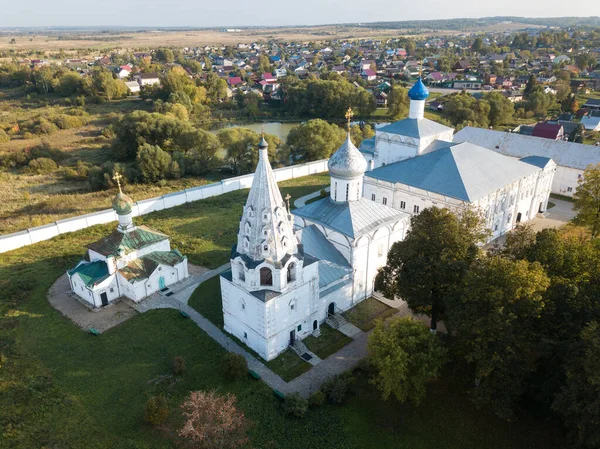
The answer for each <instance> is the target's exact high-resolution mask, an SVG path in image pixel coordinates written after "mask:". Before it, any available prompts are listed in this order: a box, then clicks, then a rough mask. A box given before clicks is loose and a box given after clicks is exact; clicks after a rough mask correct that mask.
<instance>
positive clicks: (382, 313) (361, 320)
mask: <svg viewBox="0 0 600 449" xmlns="http://www.w3.org/2000/svg"><path fill="white" fill-rule="evenodd" d="M396 312H397V311H396V309H394V308H392V307H389V306H387V305H385V304H383V303H382V302H380V301H377V300H376V299H375V298H367V299H365V300H364V301H362V302H359V303H358V304H357V305H355V306H354V307H353V308H352V309H350V310H349V311H348V312H345V313H344V315H345V316H346V319H347V320H348V321H350V322H351V323H352V324H354V325H355V326H356V327H358V328H360V329H362V330H363V331H365V332H367V331H370V330H371V329H373V328H374V327H375V320H377V319H378V318H381V319H386V318H388V317H390V316H392V315H394V314H395V313H396Z"/></svg>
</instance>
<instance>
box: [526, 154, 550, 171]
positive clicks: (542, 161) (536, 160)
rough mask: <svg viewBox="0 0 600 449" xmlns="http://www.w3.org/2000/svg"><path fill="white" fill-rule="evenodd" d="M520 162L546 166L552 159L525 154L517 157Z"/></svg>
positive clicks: (541, 166)
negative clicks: (519, 157)
mask: <svg viewBox="0 0 600 449" xmlns="http://www.w3.org/2000/svg"><path fill="white" fill-rule="evenodd" d="M519 160H520V161H521V162H526V163H527V164H531V165H535V166H536V167H540V168H546V167H547V166H548V164H550V162H551V161H552V159H550V158H549V157H543V156H527V157H523V158H521V159H519Z"/></svg>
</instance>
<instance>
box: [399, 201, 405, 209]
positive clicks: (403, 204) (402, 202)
mask: <svg viewBox="0 0 600 449" xmlns="http://www.w3.org/2000/svg"><path fill="white" fill-rule="evenodd" d="M400 209H406V202H404V201H400Z"/></svg>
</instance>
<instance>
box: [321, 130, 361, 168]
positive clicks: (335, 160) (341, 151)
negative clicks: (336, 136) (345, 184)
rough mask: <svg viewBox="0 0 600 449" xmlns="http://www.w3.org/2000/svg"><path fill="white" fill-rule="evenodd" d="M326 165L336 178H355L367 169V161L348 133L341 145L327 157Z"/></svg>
mask: <svg viewBox="0 0 600 449" xmlns="http://www.w3.org/2000/svg"><path fill="white" fill-rule="evenodd" d="M327 167H328V168H329V173H331V174H332V175H333V176H337V177H338V178H356V177H357V176H362V175H364V173H365V172H366V171H367V161H366V159H365V158H364V156H363V155H362V154H361V153H360V151H358V149H357V148H356V147H355V146H354V144H353V143H352V140H350V133H348V137H347V138H346V141H345V142H344V143H343V144H342V146H341V147H339V148H338V150H337V151H336V152H335V153H333V155H332V156H331V157H330V158H329V162H328V163H327Z"/></svg>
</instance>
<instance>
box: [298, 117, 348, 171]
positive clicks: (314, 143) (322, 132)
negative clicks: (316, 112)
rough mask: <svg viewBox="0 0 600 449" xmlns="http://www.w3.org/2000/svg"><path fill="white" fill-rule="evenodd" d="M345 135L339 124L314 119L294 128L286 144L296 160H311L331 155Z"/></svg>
mask: <svg viewBox="0 0 600 449" xmlns="http://www.w3.org/2000/svg"><path fill="white" fill-rule="evenodd" d="M345 137H346V133H345V132H344V130H343V129H342V128H340V127H339V126H337V125H333V124H330V123H327V122H326V121H325V120H321V119H314V120H309V121H308V122H306V123H302V124H300V125H298V126H296V127H294V128H292V129H291V130H290V132H289V134H288V136H287V141H286V145H287V146H288V148H289V149H290V152H291V155H292V159H293V160H294V161H295V162H310V161H316V160H319V159H325V158H328V157H329V156H331V155H332V154H333V153H334V152H335V151H336V150H337V149H338V148H339V147H340V146H341V145H342V143H343V142H344V139H345Z"/></svg>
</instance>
